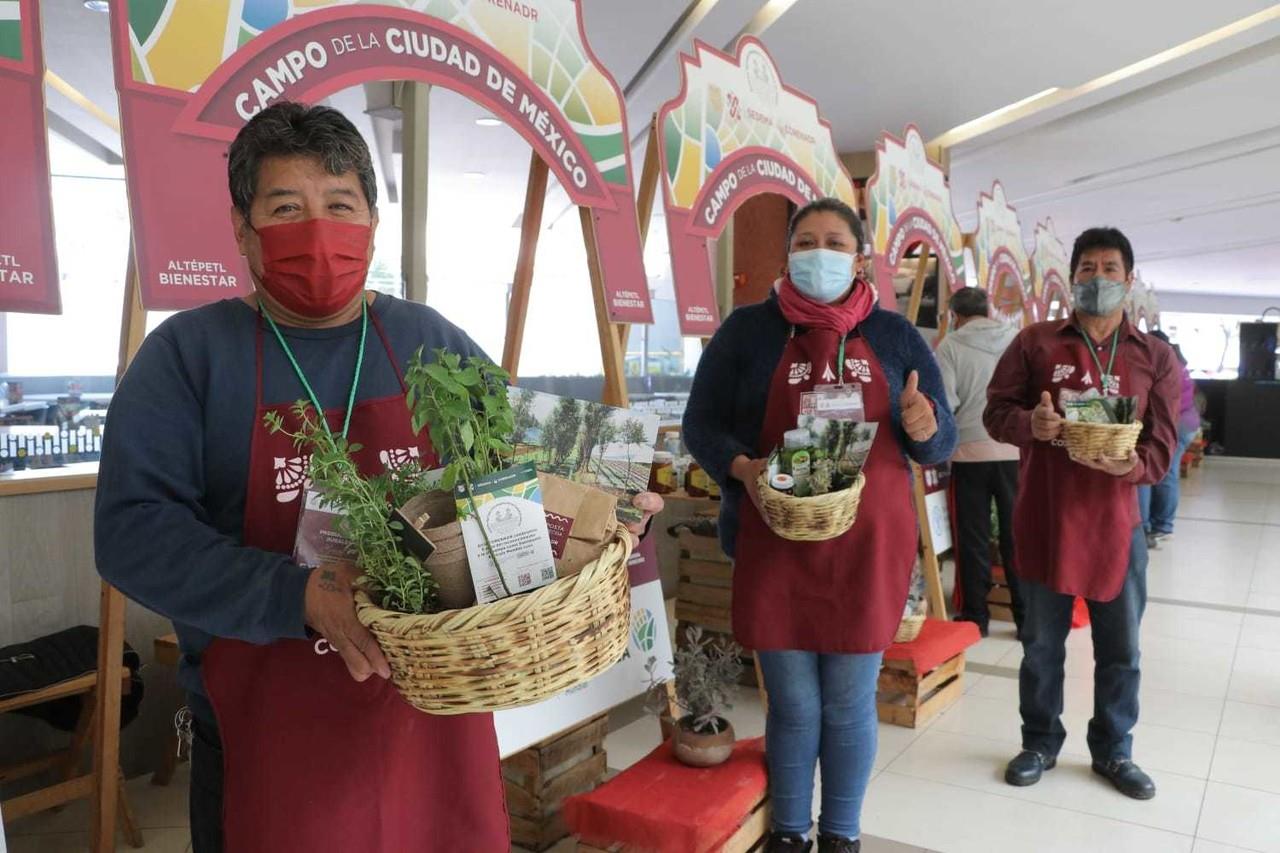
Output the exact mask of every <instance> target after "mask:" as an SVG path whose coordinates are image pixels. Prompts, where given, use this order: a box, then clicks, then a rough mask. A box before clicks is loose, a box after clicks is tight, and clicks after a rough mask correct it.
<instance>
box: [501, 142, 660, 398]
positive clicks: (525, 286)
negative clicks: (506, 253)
mask: <svg viewBox="0 0 1280 853" xmlns="http://www.w3.org/2000/svg"><path fill="white" fill-rule="evenodd" d="M547 174H548V168H547V164H546V162H545V161H544V160H543V159H542V158H541V157H540V156H538V152H537V151H534V152H533V154H532V156H531V158H530V162H529V179H528V183H527V185H526V187H525V197H524V215H523V216H522V217H521V220H520V251H519V253H518V255H517V256H516V271H515V276H514V278H513V279H512V285H511V302H510V304H509V306H508V308H507V336H506V341H505V342H504V344H503V350H502V367H503V369H504V370H506V371H507V372H508V373H509V374H511V378H512V381H513V382H514V381H515V378H516V375H517V373H518V371H519V369H520V355H521V351H522V349H523V347H524V330H525V321H526V320H527V319H528V316H529V296H530V293H531V292H532V290H533V267H534V259H535V257H536V255H537V251H538V237H539V235H540V234H541V232H542V212H543V207H544V206H545V203H546V198H547ZM578 214H579V219H580V221H581V223H582V241H583V245H584V246H585V248H586V251H587V270H588V273H589V274H590V276H591V294H592V298H593V299H594V301H595V308H596V329H597V332H598V333H599V336H600V357H601V360H602V361H603V363H604V395H603V401H604V402H605V403H607V404H608V405H611V406H625V405H627V400H628V397H627V377H626V367H625V350H624V348H625V346H626V332H625V331H623V332H621V333H619V331H618V327H615V325H614V324H613V323H612V322H610V320H609V305H608V296H607V294H606V293H605V289H604V273H603V272H602V270H601V267H600V247H599V242H598V240H597V237H596V222H595V215H594V213H593V212H592V209H591V208H589V207H581V208H579V209H578ZM647 224H648V223H647V221H642V222H641V225H640V235H641V241H642V243H643V238H644V234H645V227H646V225H647ZM620 328H622V329H624V330H625V329H626V328H627V327H626V326H622V327H620Z"/></svg>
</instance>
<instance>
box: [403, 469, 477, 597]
mask: <svg viewBox="0 0 1280 853" xmlns="http://www.w3.org/2000/svg"><path fill="white" fill-rule="evenodd" d="M413 506H414V508H415V509H416V510H420V511H422V512H425V513H426V514H427V515H428V516H429V518H428V520H427V522H426V523H427V524H428V525H430V526H429V527H423V528H420V530H421V532H422V534H423V535H424V536H425V537H426V538H427V539H429V540H431V544H432V545H434V546H435V551H434V552H432V554H431V556H430V557H428V558H427V559H426V560H425V561H424V562H423V564H422V566H423V568H425V569H426V570H427V571H428V572H430V573H431V577H433V578H435V581H436V585H437V586H439V588H440V590H439V593H438V596H439V600H440V606H441V608H442V609H444V610H461V609H463V608H464V607H470V606H471V605H473V604H475V603H476V589H475V586H474V585H473V584H472V582H471V568H470V566H469V565H468V563H467V545H466V542H465V541H463V538H462V525H461V524H459V523H458V520H457V518H458V510H457V504H455V503H454V500H453V495H451V494H449V493H448V492H444V491H434V492H427V493H426V494H425V495H420V496H419V497H418V498H415V501H414V503H413Z"/></svg>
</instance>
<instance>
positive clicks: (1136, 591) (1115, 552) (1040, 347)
mask: <svg viewBox="0 0 1280 853" xmlns="http://www.w3.org/2000/svg"><path fill="white" fill-rule="evenodd" d="M1071 276H1072V282H1073V284H1072V296H1073V299H1074V303H1075V313H1074V315H1073V316H1072V317H1071V318H1069V319H1067V320H1062V321H1054V322H1048V323H1037V324H1035V325H1034V326H1030V327H1028V328H1026V329H1024V330H1023V331H1022V332H1021V333H1020V334H1019V335H1018V337H1017V338H1016V339H1015V340H1014V342H1013V344H1012V345H1011V346H1010V347H1009V349H1008V350H1007V351H1006V352H1005V354H1004V356H1003V357H1002V358H1001V360H1000V363H999V365H997V367H996V371H995V375H994V376H993V378H992V380H991V385H990V387H989V388H988V392H987V398H988V403H987V410H986V413H985V418H984V419H985V423H986V426H987V431H988V432H990V434H991V436H992V438H994V439H996V440H998V441H1004V442H1007V443H1009V444H1014V445H1017V446H1018V447H1020V448H1021V449H1022V463H1021V464H1022V471H1021V474H1022V477H1021V487H1020V490H1019V493H1018V500H1017V505H1016V507H1015V509H1014V545H1015V548H1016V551H1017V560H1018V567H1019V572H1020V577H1021V580H1022V590H1023V600H1024V607H1025V611H1026V615H1025V617H1024V621H1023V626H1022V635H1023V636H1022V642H1023V648H1024V652H1025V654H1024V657H1023V660H1022V671H1021V679H1020V681H1021V691H1020V692H1021V711H1022V747H1023V750H1022V752H1021V753H1019V754H1018V756H1017V757H1016V758H1014V759H1013V761H1011V762H1010V763H1009V767H1008V769H1007V771H1006V774H1005V780H1006V781H1007V782H1008V783H1009V784H1010V785H1016V786H1025V785H1034V784H1035V783H1036V782H1038V781H1040V777H1041V775H1042V774H1043V773H1044V771H1046V770H1050V769H1052V768H1053V766H1054V765H1055V764H1056V761H1057V755H1058V752H1059V750H1061V748H1062V745H1063V742H1064V741H1065V740H1066V730H1065V729H1064V728H1063V726H1062V720H1061V714H1062V704H1063V675H1064V673H1063V665H1064V660H1065V657H1066V651H1065V643H1066V638H1067V633H1068V632H1069V631H1070V630H1071V610H1072V605H1073V603H1074V599H1075V597H1076V596H1081V597H1083V598H1084V599H1085V600H1086V601H1087V602H1088V605H1089V615H1090V621H1091V623H1092V629H1093V655H1094V664H1095V666H1094V715H1093V719H1092V720H1091V721H1090V723H1089V732H1088V744H1089V751H1090V753H1091V755H1092V757H1093V769H1094V771H1095V772H1096V773H1098V774H1099V775H1100V776H1102V777H1104V778H1106V779H1107V780H1109V781H1110V782H1111V783H1112V784H1113V785H1114V786H1115V787H1116V788H1117V790H1119V791H1120V792H1121V793H1122V794H1125V795H1126V796H1129V797H1133V798H1134V799H1140V800H1146V799H1150V798H1151V797H1154V796H1155V792H1156V789H1155V784H1154V783H1153V782H1152V781H1151V778H1150V777H1149V776H1147V774H1146V773H1144V772H1142V770H1141V769H1140V768H1139V767H1138V766H1137V765H1136V764H1134V763H1133V760H1132V753H1133V737H1132V735H1131V734H1130V732H1131V731H1132V729H1133V726H1134V724H1136V723H1137V721H1138V685H1139V680H1140V672H1139V668H1138V664H1139V649H1138V637H1139V631H1140V627H1141V622H1142V613H1143V610H1144V608H1145V606H1146V600H1147V582H1146V572H1147V541H1146V536H1145V534H1144V531H1143V529H1142V520H1141V516H1140V514H1139V512H1138V501H1137V486H1139V485H1145V484H1150V483H1155V482H1158V481H1159V480H1160V479H1161V478H1162V477H1164V475H1165V472H1166V471H1167V470H1168V469H1169V465H1170V464H1171V463H1172V459H1173V453H1174V449H1175V448H1176V446H1177V442H1178V415H1177V412H1178V402H1179V395H1180V386H1179V379H1180V372H1179V369H1178V361H1177V358H1176V356H1175V355H1174V353H1173V350H1172V349H1171V348H1170V347H1169V345H1168V344H1166V343H1164V342H1163V341H1160V340H1158V339H1156V338H1154V337H1151V336H1149V335H1145V334H1143V333H1142V332H1140V331H1138V329H1137V328H1136V327H1135V326H1134V325H1133V324H1132V323H1131V322H1130V321H1129V318H1128V317H1126V316H1125V312H1124V301H1125V296H1126V295H1127V294H1128V291H1129V289H1130V288H1131V287H1132V286H1133V248H1132V247H1131V246H1130V245H1129V241H1128V239H1127V238H1125V236H1124V235H1123V234H1121V233H1120V232H1119V231H1117V230H1116V229H1114V228H1091V229H1089V230H1088V231H1085V232H1084V233H1083V234H1081V235H1080V237H1079V238H1077V240H1076V243H1075V247H1074V249H1073V251H1072V253H1071ZM1091 390H1096V391H1098V392H1101V393H1102V394H1103V395H1104V396H1124V397H1136V398H1137V409H1136V415H1135V417H1136V418H1137V419H1138V420H1141V422H1142V424H1143V430H1142V435H1141V436H1140V437H1139V439H1138V446H1137V449H1136V450H1135V451H1134V452H1132V453H1130V454H1129V456H1128V457H1126V458H1121V459H1111V458H1106V457H1102V458H1097V459H1082V458H1076V457H1072V456H1069V455H1068V453H1067V451H1066V449H1065V446H1064V443H1063V442H1062V440H1061V433H1062V424H1063V418H1062V416H1061V414H1060V412H1061V410H1062V403H1063V401H1064V400H1069V399H1073V398H1076V397H1079V396H1080V395H1081V394H1085V393H1087V392H1089V391H1091Z"/></svg>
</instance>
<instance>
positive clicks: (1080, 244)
mask: <svg viewBox="0 0 1280 853" xmlns="http://www.w3.org/2000/svg"><path fill="white" fill-rule="evenodd" d="M1090 249H1118V250H1119V251H1120V257H1121V258H1123V259H1124V274H1125V275H1128V274H1129V273H1131V272H1133V246H1131V245H1129V238H1128V237H1126V236H1124V234H1123V233H1121V231H1120V229H1119V228H1105V227H1104V228H1090V229H1089V230H1087V231H1085V232H1084V233H1083V234H1081V235H1080V236H1079V237H1077V238H1076V244H1075V245H1074V246H1072V247H1071V277H1072V278H1075V275H1076V267H1078V266H1080V256H1081V255H1083V254H1084V253H1085V252H1087V251H1089V250H1090Z"/></svg>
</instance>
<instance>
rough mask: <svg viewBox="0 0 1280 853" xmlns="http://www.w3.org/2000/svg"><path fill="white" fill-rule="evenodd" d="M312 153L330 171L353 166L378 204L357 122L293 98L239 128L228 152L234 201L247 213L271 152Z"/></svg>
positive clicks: (339, 171)
mask: <svg viewBox="0 0 1280 853" xmlns="http://www.w3.org/2000/svg"><path fill="white" fill-rule="evenodd" d="M296 156H304V157H314V158H316V159H317V160H319V161H320V164H321V165H322V166H323V167H324V168H325V170H326V171H327V172H328V173H329V174H331V175H345V174H346V173H347V172H352V171H354V172H355V173H356V177H357V178H359V179H360V188H361V189H362V190H364V198H365V201H366V202H368V204H369V207H370V209H372V208H374V207H376V206H377V204H378V182H377V178H376V177H375V176H374V172H373V160H372V159H371V158H370V157H369V146H368V145H367V144H365V141H364V137H363V136H361V135H360V131H358V130H356V126H355V125H354V124H352V123H351V121H350V120H349V119H348V118H347V117H346V116H344V115H343V114H342V113H340V112H338V111H337V110H335V109H333V108H332V107H321V106H316V107H312V106H307V105H306V104H299V103H297V102H295V101H281V102H279V103H277V104H272V105H271V106H269V107H267V108H266V109H265V110H263V111H262V112H260V113H258V114H257V115H256V116H254V117H253V118H251V119H249V123H248V124H246V125H245V126H244V127H242V128H240V132H239V133H238V134H236V138H235V141H234V142H232V143H231V148H230V149H229V150H228V152H227V184H228V186H229V188H230V190H231V202H232V203H233V204H234V205H235V206H236V209H237V210H239V211H240V213H241V214H243V215H244V218H245V219H248V218H249V211H250V209H251V208H252V207H253V197H254V195H255V194H256V193H257V191H258V170H259V169H260V168H261V166H262V161H263V160H265V159H266V158H268V157H296Z"/></svg>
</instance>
